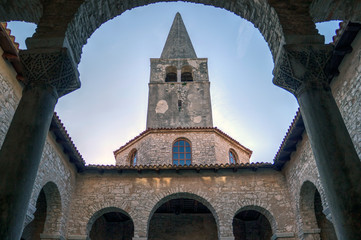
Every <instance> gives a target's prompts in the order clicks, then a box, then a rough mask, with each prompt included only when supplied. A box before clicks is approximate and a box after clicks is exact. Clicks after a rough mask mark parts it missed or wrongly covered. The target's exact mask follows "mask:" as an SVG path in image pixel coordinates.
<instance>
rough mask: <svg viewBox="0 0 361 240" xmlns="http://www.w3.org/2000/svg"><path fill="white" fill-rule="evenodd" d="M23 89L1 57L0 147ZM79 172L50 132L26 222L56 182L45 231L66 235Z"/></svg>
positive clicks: (49, 196)
mask: <svg viewBox="0 0 361 240" xmlns="http://www.w3.org/2000/svg"><path fill="white" fill-rule="evenodd" d="M0 51H1V52H0V55H2V50H1V48H0ZM21 93H22V86H21V85H20V84H19V82H18V81H17V80H16V72H15V71H14V70H13V68H12V66H11V65H10V64H9V63H8V62H6V61H5V60H3V58H0V147H1V145H2V143H3V141H4V139H5V135H6V132H7V129H8V128H9V126H10V123H11V120H12V118H13V115H14V113H15V110H16V107H17V105H18V103H19V101H20V98H21ZM75 174H76V172H75V170H74V167H73V166H72V165H71V164H70V163H69V161H68V159H67V157H66V156H65V155H64V154H63V152H62V150H61V149H60V148H59V146H58V144H57V143H56V142H55V141H54V139H53V136H52V134H51V133H49V134H48V136H47V139H46V143H45V146H44V150H43V154H42V159H41V162H40V167H39V170H38V174H37V176H36V179H35V185H34V189H33V192H32V196H31V199H30V204H29V208H28V212H27V216H26V220H25V224H24V226H26V225H27V224H28V223H29V222H31V221H32V219H33V218H34V216H33V214H34V213H35V211H36V207H35V206H36V201H37V199H38V196H39V193H40V191H41V189H42V188H43V187H44V186H45V185H46V184H47V183H53V184H54V186H55V189H49V191H45V194H47V193H48V195H47V196H46V197H47V204H48V206H51V208H48V214H47V220H48V221H47V222H45V228H44V233H48V234H50V235H54V236H64V234H65V232H66V224H67V217H68V211H69V205H70V202H71V198H72V192H73V187H74V185H75ZM53 190H54V191H55V192H56V191H58V193H59V194H58V198H59V199H52V197H54V196H55V198H57V197H56V193H55V194H52V191H53Z"/></svg>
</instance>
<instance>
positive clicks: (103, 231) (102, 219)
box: [86, 207, 134, 240]
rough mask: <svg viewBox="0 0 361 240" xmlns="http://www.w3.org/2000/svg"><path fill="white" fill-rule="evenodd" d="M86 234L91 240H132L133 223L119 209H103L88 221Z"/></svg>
mask: <svg viewBox="0 0 361 240" xmlns="http://www.w3.org/2000/svg"><path fill="white" fill-rule="evenodd" d="M86 234H87V237H88V238H89V239H92V240H102V239H123V240H132V238H133V236H134V223H133V220H132V219H131V217H130V216H129V214H128V213H126V212H125V211H123V210H122V209H120V208H116V207H108V208H103V209H101V210H99V211H98V212H96V213H95V214H94V215H93V216H92V217H91V218H90V219H89V221H88V224H87V227H86ZM105 237H106V238H105Z"/></svg>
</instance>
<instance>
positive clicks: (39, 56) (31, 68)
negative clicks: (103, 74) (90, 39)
mask: <svg viewBox="0 0 361 240" xmlns="http://www.w3.org/2000/svg"><path fill="white" fill-rule="evenodd" d="M19 55H20V60H21V63H22V65H23V67H24V74H25V76H26V81H25V83H26V84H27V85H50V86H52V87H54V88H55V89H56V91H57V94H58V97H61V96H64V95H65V94H67V93H70V92H72V91H74V90H76V89H78V88H80V80H79V73H78V70H77V67H76V64H75V63H74V61H73V60H72V57H71V54H70V53H69V51H68V49H67V48H57V49H32V50H21V51H20V52H19Z"/></svg>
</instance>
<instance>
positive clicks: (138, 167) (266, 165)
mask: <svg viewBox="0 0 361 240" xmlns="http://www.w3.org/2000/svg"><path fill="white" fill-rule="evenodd" d="M258 168H274V165H273V164H271V163H258V162H257V163H241V164H228V163H227V164H195V165H189V166H187V165H184V166H177V165H171V164H169V165H166V164H164V165H135V166H120V165H87V166H86V167H85V171H91V170H96V171H100V172H103V171H106V170H107V171H118V172H123V171H138V172H141V171H143V170H150V171H156V172H159V171H164V170H175V171H180V170H194V171H196V172H200V171H201V170H213V171H215V172H217V171H218V170H221V169H229V170H233V171H237V170H238V169H252V170H257V169H258Z"/></svg>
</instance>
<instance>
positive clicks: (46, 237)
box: [40, 233, 66, 240]
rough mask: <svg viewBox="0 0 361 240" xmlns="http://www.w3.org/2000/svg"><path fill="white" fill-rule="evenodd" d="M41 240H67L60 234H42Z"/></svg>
mask: <svg viewBox="0 0 361 240" xmlns="http://www.w3.org/2000/svg"><path fill="white" fill-rule="evenodd" d="M40 239H41V240H53V239H55V240H66V239H65V238H64V237H63V236H61V235H60V234H48V233H41V234H40Z"/></svg>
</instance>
